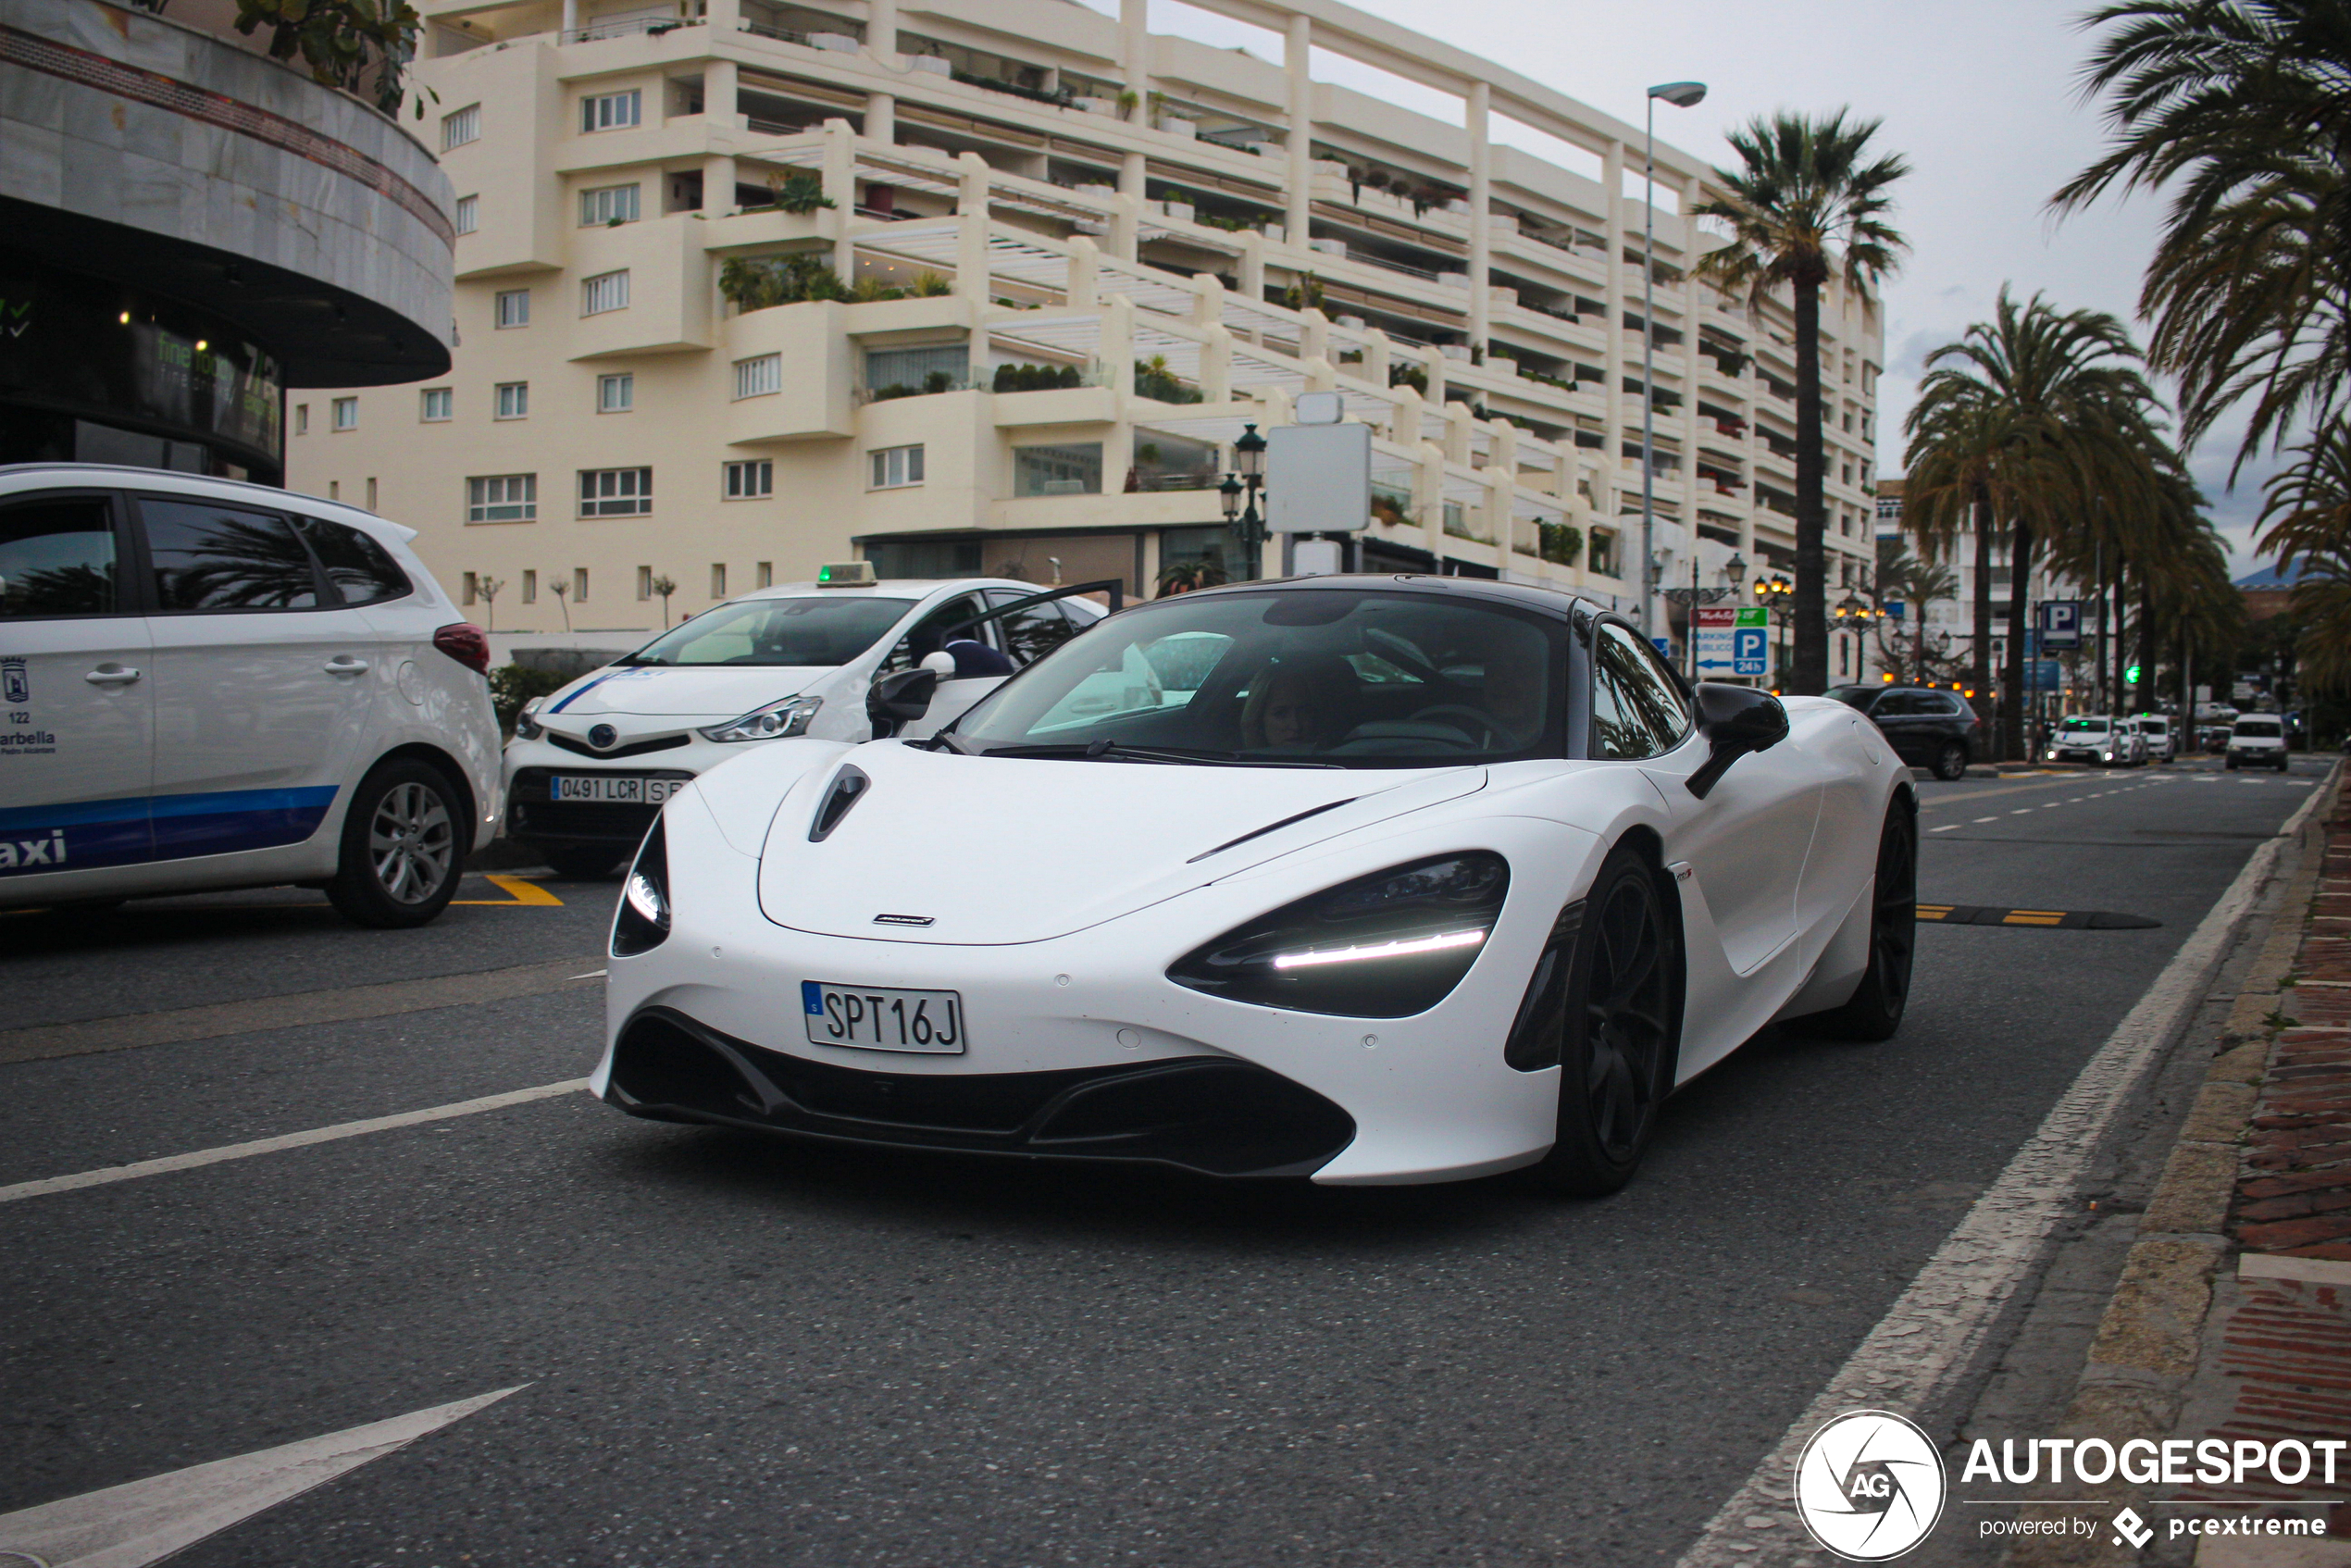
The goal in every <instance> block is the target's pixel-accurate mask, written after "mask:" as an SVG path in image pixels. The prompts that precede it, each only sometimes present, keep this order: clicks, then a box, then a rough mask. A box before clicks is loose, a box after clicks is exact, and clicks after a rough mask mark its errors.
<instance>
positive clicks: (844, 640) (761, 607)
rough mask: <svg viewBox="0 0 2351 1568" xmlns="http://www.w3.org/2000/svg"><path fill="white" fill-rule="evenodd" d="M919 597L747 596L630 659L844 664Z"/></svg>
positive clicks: (625, 661)
mask: <svg viewBox="0 0 2351 1568" xmlns="http://www.w3.org/2000/svg"><path fill="white" fill-rule="evenodd" d="M913 607H914V601H913V600H912V599H868V598H858V599H834V598H824V597H816V596H812V597H809V598H804V599H744V600H739V601H738V602H736V603H735V604H721V605H719V606H718V607H717V608H716V609H715V610H705V611H703V613H702V614H701V615H699V616H695V617H694V618H693V619H692V620H690V621H688V622H687V623H686V624H685V625H683V626H681V627H679V628H678V629H677V630H675V631H672V632H668V633H665V634H664V635H663V636H660V637H656V638H654V639H653V641H651V642H648V643H646V644H645V645H644V646H643V647H642V648H640V649H638V650H637V651H636V652H635V653H631V654H630V655H629V656H628V657H627V658H625V659H623V660H621V661H620V662H621V663H622V664H624V665H821V666H834V665H845V664H847V663H848V662H849V661H850V660H852V659H853V658H855V657H856V656H857V655H858V654H860V653H864V652H865V650H866V649H868V648H870V647H872V646H873V645H874V644H875V643H876V642H877V641H880V639H881V635H882V633H884V632H886V631H888V630H889V628H891V627H893V626H896V625H897V624H898V621H899V617H900V616H903V615H904V614H905V613H906V612H907V611H908V610H910V609H912V608H913Z"/></svg>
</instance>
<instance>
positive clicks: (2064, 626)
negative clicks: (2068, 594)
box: [2035, 599, 2082, 652]
mask: <svg viewBox="0 0 2351 1568" xmlns="http://www.w3.org/2000/svg"><path fill="white" fill-rule="evenodd" d="M2035 618H2036V619H2037V620H2038V621H2039V623H2040V632H2041V646H2042V647H2044V648H2046V649H2048V650H2050V651H2051V652H2056V651H2057V650H2059V649H2073V648H2079V647H2080V646H2082V604H2081V601H2079V600H2077V599H2044V600H2042V601H2041V604H2040V606H2039V614H2038V616H2036V617H2035Z"/></svg>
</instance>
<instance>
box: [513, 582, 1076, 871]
mask: <svg viewBox="0 0 2351 1568" xmlns="http://www.w3.org/2000/svg"><path fill="white" fill-rule="evenodd" d="M1096 592H1107V593H1108V594H1110V596H1111V597H1112V600H1113V604H1115V603H1117V602H1118V600H1119V597H1120V595H1121V592H1122V586H1121V585H1120V584H1118V583H1115V582H1087V583H1076V584H1072V585H1070V586H1068V587H1063V588H1039V587H1038V586H1037V585H1036V584H1035V583H1028V582H1015V581H1013V580H1012V579H1008V578H950V579H944V580H929V579H890V580H886V581H885V580H877V579H876V578H875V577H874V574H873V567H872V566H870V565H868V564H867V563H865V562H862V561H858V562H850V563H846V564H844V565H840V566H826V567H824V568H822V569H821V570H820V572H819V574H818V577H817V579H816V580H815V581H813V582H793V583H779V584H777V586H775V587H773V588H764V589H761V590H759V591H757V592H755V593H748V594H745V595H743V596H742V597H741V598H739V599H730V600H728V601H727V602H726V603H725V604H717V605H715V606H713V607H712V608H710V609H708V610H705V611H703V613H702V614H700V615H698V616H694V617H693V618H691V619H690V620H688V621H687V622H685V624H683V625H682V626H679V627H677V628H674V629H672V630H669V631H666V632H664V633H663V634H662V635H661V636H659V637H657V638H655V639H653V641H651V642H648V643H646V644H645V645H644V646H643V647H642V648H640V649H638V650H637V651H636V652H635V653H630V654H629V655H628V657H626V658H624V659H621V660H619V661H617V662H616V663H615V664H613V665H611V666H607V667H605V668H603V669H599V670H591V671H590V672H589V673H588V674H586V675H584V676H581V677H580V678H578V680H575V681H573V682H572V683H571V684H570V685H568V686H566V687H565V688H564V689H563V690H561V691H557V692H555V693H554V695H552V696H548V697H541V698H535V699H533V700H532V701H531V702H529V703H526V704H525V705H524V707H523V710H522V713H521V715H520V716H519V717H518V718H517V719H516V723H515V738H514V740H511V741H510V742H508V743H507V746H506V757H505V775H504V778H505V792H506V836H507V837H508V838H511V839H514V840H516V841H518V842H520V843H523V844H526V845H529V847H530V848H531V849H533V850H535V851H537V852H539V853H541V855H543V856H545V857H546V860H547V864H549V865H553V866H554V868H555V869H556V870H558V871H560V872H562V873H563V874H564V875H566V876H567V877H599V876H602V875H603V874H604V873H606V872H608V871H610V870H612V869H613V868H614V867H615V866H616V865H619V864H620V863H621V861H623V860H624V859H626V858H627V857H628V855H630V854H631V853H633V852H635V851H636V848H637V845H638V842H639V840H641V839H643V838H644V836H645V829H646V828H650V827H652V826H653V818H654V816H655V815H658V814H659V813H660V810H661V804H662V803H663V802H664V801H666V800H667V799H668V798H669V797H670V796H671V795H673V794H675V793H677V792H678V790H681V789H683V788H685V786H686V784H687V783H688V782H689V781H690V780H691V779H692V778H694V777H695V776H696V775H697V774H700V773H703V772H705V771H706V770H708V769H710V768H713V767H715V766H717V765H719V764H720V763H722V762H726V761H728V759H730V758H733V757H737V756H740V755H741V754H742V753H743V749H744V747H745V746H746V745H747V744H749V743H752V742H755V741H760V740H787V739H790V738H792V737H795V736H809V737H813V738H814V739H816V740H846V741H852V742H855V741H862V740H872V739H874V737H875V735H876V733H877V722H876V709H875V706H874V703H875V695H876V694H875V693H874V691H873V688H874V686H875V685H876V683H877V681H881V680H883V679H885V678H889V677H890V676H894V675H899V674H902V673H904V672H908V671H912V670H914V669H917V668H923V669H927V670H929V671H932V672H934V673H935V674H936V675H937V676H938V682H937V685H936V688H935V692H934V694H933V695H932V697H931V699H930V702H929V704H928V706H927V709H926V710H925V711H924V713H923V715H922V716H921V717H920V718H919V719H915V720H912V721H909V722H905V723H902V724H901V723H899V722H896V721H893V720H891V719H890V718H889V717H887V716H883V717H882V718H881V719H880V729H879V732H880V733H882V734H890V733H899V734H903V735H905V736H907V737H909V738H914V737H918V736H924V735H928V734H930V733H931V732H932V731H934V730H936V729H939V728H942V727H943V726H945V725H947V724H948V723H950V722H951V721H952V720H953V719H954V718H956V717H957V716H959V715H961V714H962V713H963V712H964V709H966V708H968V707H970V706H971V705H972V704H973V703H976V702H977V701H979V699H980V698H982V697H984V696H986V695H987V694H988V693H989V692H990V691H994V690H995V689H996V687H997V686H998V685H999V684H1001V682H1002V681H1003V679H1004V678H1005V677H1006V676H1008V675H1011V674H1012V673H1013V672H1014V671H1015V670H1017V669H1019V668H1021V667H1022V666H1026V665H1027V664H1028V663H1029V662H1030V661H1032V660H1034V659H1036V658H1038V657H1039V656H1040V655H1042V654H1044V653H1050V652H1051V651H1052V650H1053V649H1055V648H1058V647H1060V646H1061V645H1062V644H1063V643H1064V642H1065V641H1068V640H1069V639H1070V638H1072V637H1074V636H1076V634H1077V633H1078V632H1080V631H1083V630H1084V629H1086V628H1088V627H1089V626H1091V625H1093V624H1094V622H1095V621H1096V620H1098V619H1100V618H1101V616H1102V615H1103V614H1104V613H1105V612H1104V610H1103V607H1102V606H1101V604H1096V603H1095V602H1094V601H1093V600H1092V599H1090V598H1088V597H1086V595H1088V594H1090V593H1096ZM1105 705H1106V706H1109V705H1114V704H1113V703H1112V702H1111V700H1110V699H1108V698H1106V699H1105Z"/></svg>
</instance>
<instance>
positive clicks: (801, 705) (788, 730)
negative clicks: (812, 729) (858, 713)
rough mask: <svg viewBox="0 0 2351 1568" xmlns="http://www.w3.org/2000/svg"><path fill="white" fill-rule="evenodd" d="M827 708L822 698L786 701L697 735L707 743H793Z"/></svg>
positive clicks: (801, 698) (700, 731)
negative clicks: (725, 741)
mask: <svg viewBox="0 0 2351 1568" xmlns="http://www.w3.org/2000/svg"><path fill="white" fill-rule="evenodd" d="M824 705H825V700H824V699H823V698H822V697H786V698H784V699H783V700H782V701H781V702H776V703H768V704H767V705H766V706H765V707H764V708H753V709H752V710H751V712H749V713H747V714H745V715H743V716H742V717H740V718H738V719H731V720H729V721H728V722H727V723H725V724H714V725H712V726H710V728H707V729H699V730H696V731H695V733H696V734H698V735H700V736H701V737H702V738H703V740H790V739H791V738H792V737H793V736H795V735H805V734H807V733H808V721H809V720H811V719H813V718H815V716H816V710H817V709H818V708H821V707H823V706H824Z"/></svg>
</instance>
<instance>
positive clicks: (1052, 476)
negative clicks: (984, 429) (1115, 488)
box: [1013, 441, 1102, 495]
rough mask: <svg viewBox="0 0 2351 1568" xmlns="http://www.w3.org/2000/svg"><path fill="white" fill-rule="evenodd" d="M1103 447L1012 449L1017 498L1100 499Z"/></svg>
mask: <svg viewBox="0 0 2351 1568" xmlns="http://www.w3.org/2000/svg"><path fill="white" fill-rule="evenodd" d="M1101 492H1102V443H1101V442H1098V441H1095V442H1082V443H1079V444H1076V445H1071V446H1022V447H1015V448H1014V449H1013V493H1014V495H1100V494H1101Z"/></svg>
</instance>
